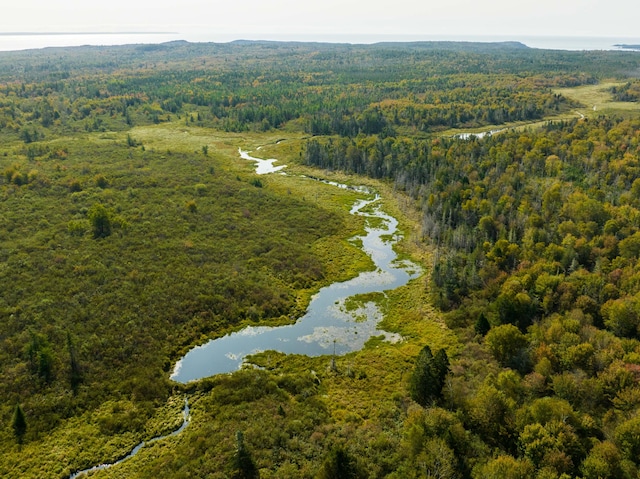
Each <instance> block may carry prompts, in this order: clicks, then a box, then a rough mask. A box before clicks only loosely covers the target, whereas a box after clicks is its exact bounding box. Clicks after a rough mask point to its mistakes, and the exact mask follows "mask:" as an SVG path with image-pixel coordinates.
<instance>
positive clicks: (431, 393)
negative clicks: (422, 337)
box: [409, 346, 449, 406]
mask: <svg viewBox="0 0 640 479" xmlns="http://www.w3.org/2000/svg"><path fill="white" fill-rule="evenodd" d="M448 372H449V358H448V357H447V353H446V352H445V350H444V349H441V350H439V351H438V352H437V353H436V356H435V357H434V356H433V353H432V352H431V348H430V347H429V346H425V347H424V348H422V351H420V354H418V358H417V359H416V365H415V367H414V369H413V373H412V374H411V378H410V379H409V394H411V398H412V399H413V400H414V401H415V402H417V403H418V404H420V405H422V406H427V405H429V404H430V403H432V402H434V401H436V400H437V399H439V398H440V397H441V396H442V388H443V387H444V383H445V379H446V377H447V374H448Z"/></svg>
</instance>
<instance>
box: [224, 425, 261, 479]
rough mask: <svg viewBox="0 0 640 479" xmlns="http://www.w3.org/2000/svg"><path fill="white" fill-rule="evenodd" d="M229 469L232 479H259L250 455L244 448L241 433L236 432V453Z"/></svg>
mask: <svg viewBox="0 0 640 479" xmlns="http://www.w3.org/2000/svg"><path fill="white" fill-rule="evenodd" d="M231 469H232V472H231V477H232V478H233V479H257V478H259V477H260V473H259V472H258V468H257V467H256V465H255V463H254V462H253V458H252V457H251V454H250V453H249V451H247V449H246V447H245V446H244V435H243V434H242V431H238V432H236V452H235V454H234V455H233V460H232V464H231Z"/></svg>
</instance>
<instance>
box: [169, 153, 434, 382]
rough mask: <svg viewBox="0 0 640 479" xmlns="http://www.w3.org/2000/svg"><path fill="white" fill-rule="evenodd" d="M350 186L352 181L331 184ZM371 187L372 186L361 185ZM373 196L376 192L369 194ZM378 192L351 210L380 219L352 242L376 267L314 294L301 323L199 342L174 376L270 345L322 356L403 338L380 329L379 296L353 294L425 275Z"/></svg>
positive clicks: (223, 369) (229, 367)
mask: <svg viewBox="0 0 640 479" xmlns="http://www.w3.org/2000/svg"><path fill="white" fill-rule="evenodd" d="M239 153H240V156H241V158H243V159H247V160H250V161H254V162H256V163H257V168H256V172H257V173H258V174H266V173H273V172H276V171H280V170H281V169H282V168H284V166H274V165H273V163H274V162H276V161H277V160H273V159H270V160H262V159H260V158H254V157H252V156H250V155H249V154H248V153H247V152H244V151H242V150H239ZM330 184H333V185H334V186H337V187H341V188H347V186H346V185H342V184H338V183H330ZM359 191H362V192H365V191H366V189H359ZM369 196H371V195H369ZM379 200H380V198H379V197H378V196H377V195H376V196H375V197H374V198H372V199H371V198H370V199H360V200H357V201H356V203H355V204H354V205H353V207H352V208H351V211H350V212H351V214H353V215H361V216H365V217H367V218H374V219H377V221H375V223H377V224H379V226H375V227H373V226H371V223H373V222H368V223H369V224H368V225H367V226H366V228H365V235H363V236H357V237H355V238H353V239H352V242H353V243H354V244H357V245H359V246H360V245H361V248H362V250H363V251H364V252H365V253H367V254H368V255H369V256H370V257H371V259H372V261H373V263H374V265H375V269H374V270H373V271H366V272H363V273H360V274H359V275H358V276H356V277H355V278H353V279H350V280H348V281H344V282H341V283H334V284H331V285H329V286H326V287H324V288H322V289H320V291H319V292H318V293H317V294H316V295H314V296H313V298H312V299H311V302H310V304H309V307H308V309H307V312H306V314H305V315H304V316H303V317H302V318H300V319H298V320H297V321H296V323H294V324H289V325H284V326H276V327H270V326H248V327H246V328H244V329H242V330H240V331H237V332H235V333H231V334H228V335H226V336H223V337H221V338H218V339H213V340H211V341H209V342H208V343H206V344H204V345H201V346H197V347H195V348H193V349H192V350H191V351H189V352H188V353H187V354H186V355H185V356H184V357H183V358H182V359H180V360H179V361H178V362H177V363H176V365H175V368H174V370H173V373H172V374H171V379H173V380H174V381H177V382H180V383H188V382H190V381H196V380H198V379H202V378H205V377H209V376H213V375H215V374H221V373H229V372H232V371H235V370H237V369H239V368H240V367H241V366H242V364H243V362H244V360H245V358H246V357H247V356H248V355H251V354H255V353H258V352H262V351H267V350H275V351H280V352H283V353H286V354H305V355H307V356H322V355H327V354H337V355H343V354H346V353H348V352H351V351H357V350H360V349H362V348H363V347H364V344H365V343H366V342H367V341H368V340H369V339H370V338H371V337H374V336H378V337H379V336H383V337H384V339H385V340H387V341H392V342H396V341H400V340H401V339H402V338H401V337H400V335H398V334H394V333H389V332H386V331H383V330H380V329H378V323H379V322H380V321H381V320H382V318H383V315H382V312H381V311H380V308H379V307H378V305H377V304H376V303H375V302H374V301H366V302H364V303H356V304H355V306H354V305H353V302H352V303H351V304H349V302H348V299H349V298H351V297H353V296H355V295H359V294H367V293H383V292H384V291H388V290H393V289H396V288H398V287H400V286H403V285H405V284H407V283H408V282H409V281H410V280H411V279H413V278H416V277H418V276H419V275H420V274H421V269H420V267H419V266H418V265H416V264H414V263H412V262H410V261H400V260H398V257H397V255H396V253H395V251H394V250H393V246H394V245H395V244H396V243H397V242H398V240H399V239H400V238H399V236H398V234H397V227H398V221H397V220H396V219H395V218H394V217H393V216H391V215H388V214H386V213H385V212H383V211H382V210H381V208H380V205H379Z"/></svg>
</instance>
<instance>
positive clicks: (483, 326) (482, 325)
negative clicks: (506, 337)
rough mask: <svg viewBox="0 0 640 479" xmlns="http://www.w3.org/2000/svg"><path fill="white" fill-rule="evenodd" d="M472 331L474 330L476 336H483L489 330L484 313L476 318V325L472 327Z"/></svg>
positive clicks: (489, 326)
mask: <svg viewBox="0 0 640 479" xmlns="http://www.w3.org/2000/svg"><path fill="white" fill-rule="evenodd" d="M474 329H475V330H476V334H479V335H480V336H484V335H485V334H487V333H488V332H489V330H490V329H491V325H490V324H489V320H488V319H487V317H486V316H485V315H484V313H480V316H478V319H477V320H476V324H475V325H474Z"/></svg>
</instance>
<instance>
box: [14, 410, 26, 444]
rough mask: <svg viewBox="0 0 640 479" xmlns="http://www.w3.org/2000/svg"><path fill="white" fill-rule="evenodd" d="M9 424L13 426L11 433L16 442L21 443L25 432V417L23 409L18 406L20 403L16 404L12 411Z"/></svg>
mask: <svg viewBox="0 0 640 479" xmlns="http://www.w3.org/2000/svg"><path fill="white" fill-rule="evenodd" d="M11 426H12V427H13V434H14V436H15V437H16V440H17V441H18V444H22V442H23V441H24V435H25V434H26V433H27V419H26V418H25V416H24V411H23V410H22V408H21V407H20V404H16V408H15V409H14V411H13V420H12V422H11Z"/></svg>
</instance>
